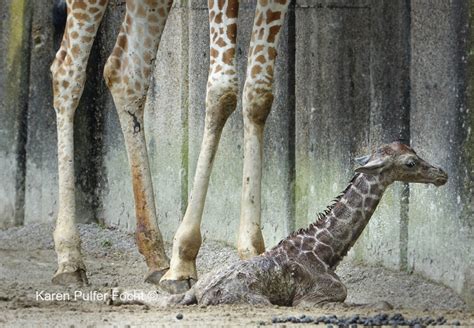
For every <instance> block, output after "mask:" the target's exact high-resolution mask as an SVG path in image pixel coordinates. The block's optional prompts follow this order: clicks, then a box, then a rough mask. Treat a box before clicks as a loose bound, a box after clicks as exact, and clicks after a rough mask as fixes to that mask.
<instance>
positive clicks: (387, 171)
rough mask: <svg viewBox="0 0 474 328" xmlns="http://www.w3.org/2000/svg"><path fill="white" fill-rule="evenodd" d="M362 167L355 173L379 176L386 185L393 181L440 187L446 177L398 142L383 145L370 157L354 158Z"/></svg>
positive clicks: (440, 170)
mask: <svg viewBox="0 0 474 328" xmlns="http://www.w3.org/2000/svg"><path fill="white" fill-rule="evenodd" d="M356 162H357V163H359V164H360V165H362V166H361V167H359V168H357V169H356V170H355V171H356V172H359V173H364V174H369V175H381V176H383V178H384V180H386V181H387V182H388V183H392V182H394V181H403V182H419V183H432V184H434V185H435V186H442V185H444V184H445V183H446V182H447V181H448V175H447V174H446V173H445V172H444V171H443V170H442V169H440V168H438V167H436V166H433V165H431V164H430V163H428V162H426V161H424V160H423V159H421V158H420V157H418V155H417V154H416V152H415V151H414V150H413V149H412V148H410V147H409V146H407V145H404V144H402V143H400V142H392V143H391V144H388V145H384V146H382V147H380V148H379V149H377V150H376V151H375V152H373V153H372V154H371V155H367V156H363V157H359V158H356Z"/></svg>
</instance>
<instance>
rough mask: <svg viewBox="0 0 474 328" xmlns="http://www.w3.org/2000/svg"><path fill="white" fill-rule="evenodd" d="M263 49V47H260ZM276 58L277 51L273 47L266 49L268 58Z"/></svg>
mask: <svg viewBox="0 0 474 328" xmlns="http://www.w3.org/2000/svg"><path fill="white" fill-rule="evenodd" d="M262 48H263V47H262ZM276 56H277V51H276V49H275V48H274V47H270V48H268V58H269V59H270V60H274V59H275V58H276Z"/></svg>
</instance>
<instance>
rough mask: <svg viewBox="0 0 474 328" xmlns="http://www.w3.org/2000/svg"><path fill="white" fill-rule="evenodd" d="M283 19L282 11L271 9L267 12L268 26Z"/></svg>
mask: <svg viewBox="0 0 474 328" xmlns="http://www.w3.org/2000/svg"><path fill="white" fill-rule="evenodd" d="M280 18H281V12H280V11H272V10H271V9H268V10H267V24H270V23H271V22H273V21H276V20H278V19H280Z"/></svg>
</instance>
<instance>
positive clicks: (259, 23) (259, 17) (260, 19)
mask: <svg viewBox="0 0 474 328" xmlns="http://www.w3.org/2000/svg"><path fill="white" fill-rule="evenodd" d="M256 17H257V19H256V20H255V25H256V26H262V23H263V15H262V13H261V12H258V14H257V16H256Z"/></svg>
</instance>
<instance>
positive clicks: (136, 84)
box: [135, 81, 142, 91]
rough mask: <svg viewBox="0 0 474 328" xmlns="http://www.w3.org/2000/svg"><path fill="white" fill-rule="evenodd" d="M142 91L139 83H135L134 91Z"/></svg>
mask: <svg viewBox="0 0 474 328" xmlns="http://www.w3.org/2000/svg"><path fill="white" fill-rule="evenodd" d="M141 89H142V84H141V83H140V81H135V90H137V91H140V90H141Z"/></svg>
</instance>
